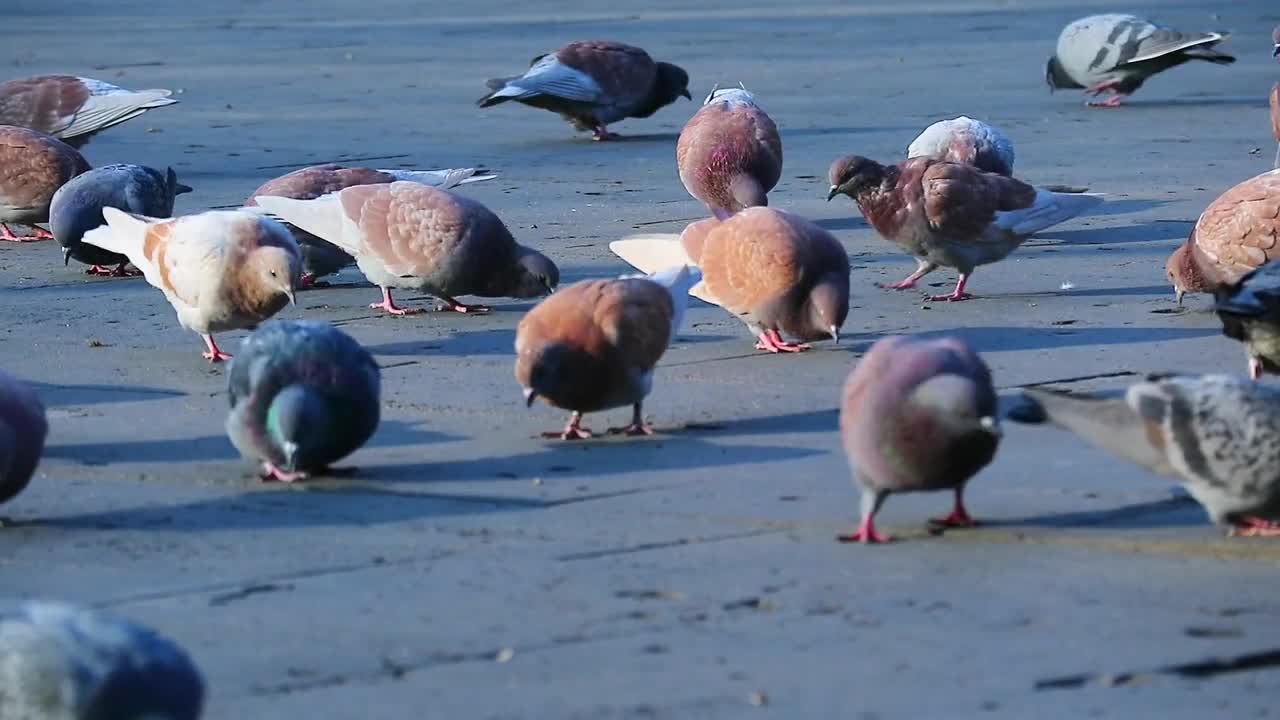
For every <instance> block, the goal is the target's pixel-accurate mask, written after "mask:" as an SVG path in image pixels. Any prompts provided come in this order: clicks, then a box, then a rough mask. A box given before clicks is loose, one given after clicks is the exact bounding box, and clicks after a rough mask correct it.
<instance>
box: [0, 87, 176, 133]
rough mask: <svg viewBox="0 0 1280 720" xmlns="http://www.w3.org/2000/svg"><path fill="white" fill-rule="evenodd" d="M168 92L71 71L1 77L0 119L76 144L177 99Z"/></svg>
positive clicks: (4, 122)
mask: <svg viewBox="0 0 1280 720" xmlns="http://www.w3.org/2000/svg"><path fill="white" fill-rule="evenodd" d="M172 94H173V92H172V91H170V90H159V89H156V90H128V89H126V88H122V87H120V86H119V85H112V84H111V83H109V82H103V81H101V80H95V79H93V78H86V77H75V76H73V75H35V76H32V77H25V78H18V79H16V80H9V81H6V82H2V83H0V124H2V125H17V126H19V127H27V128H31V129H33V130H39V131H40V132H43V133H48V134H50V135H52V136H54V137H56V138H58V139H59V140H62V141H63V142H65V143H66V144H68V145H70V146H71V147H73V148H80V147H83V146H84V145H85V144H86V143H88V142H89V138H91V137H93V136H94V135H95V134H97V133H98V132H99V131H101V130H105V129H107V128H109V127H111V126H112V125H119V124H120V123H122V122H125V121H126V120H132V119H133V118H136V117H138V116H139V115H141V114H143V113H145V112H146V111H148V110H151V109H152V108H158V107H165V106H166V105H174V104H176V103H177V102H178V101H177V100H174V99H173V98H171V97H169V96H170V95H172Z"/></svg>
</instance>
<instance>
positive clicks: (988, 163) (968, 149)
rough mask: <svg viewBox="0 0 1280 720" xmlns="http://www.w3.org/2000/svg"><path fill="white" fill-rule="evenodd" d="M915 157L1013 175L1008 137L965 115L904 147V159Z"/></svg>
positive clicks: (941, 123) (938, 125)
mask: <svg viewBox="0 0 1280 720" xmlns="http://www.w3.org/2000/svg"><path fill="white" fill-rule="evenodd" d="M917 157H925V158H933V159H934V160H946V161H948V162H958V163H965V164H966V165H972V166H974V167H976V168H978V169H979V170H986V171H987V172H993V173H998V174H1000V175H1004V176H1006V177H1012V176H1013V143H1012V142H1010V140H1009V138H1007V137H1005V134H1004V133H1002V132H1000V129H999V128H997V127H995V126H993V125H989V124H987V123H984V122H982V121H981V120H974V119H973V118H971V117H966V116H964V115H961V116H959V117H956V118H952V119H950V120H939V121H938V122H936V123H934V124H932V125H930V126H929V127H927V128H925V129H924V132H922V133H920V135H919V136H918V137H916V139H915V140H912V141H911V145H909V146H908V147H907V158H908V159H910V158H917Z"/></svg>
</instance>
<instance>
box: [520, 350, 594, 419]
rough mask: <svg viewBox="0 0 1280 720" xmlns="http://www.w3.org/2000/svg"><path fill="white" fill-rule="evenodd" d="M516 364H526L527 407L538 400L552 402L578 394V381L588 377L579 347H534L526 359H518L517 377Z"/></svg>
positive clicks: (585, 357) (585, 363)
mask: <svg viewBox="0 0 1280 720" xmlns="http://www.w3.org/2000/svg"><path fill="white" fill-rule="evenodd" d="M520 363H528V365H527V367H528V375H527V377H528V384H527V385H526V386H525V388H524V401H525V405H526V406H531V405H533V401H534V400H537V399H538V398H540V397H542V398H547V399H548V400H551V401H553V402H555V401H556V399H557V398H568V397H573V396H575V395H577V394H579V390H580V389H581V381H582V379H583V378H584V377H586V376H587V375H589V374H590V366H591V365H590V363H591V359H590V358H589V357H588V356H587V354H586V353H585V352H584V351H583V350H581V349H580V348H577V347H574V346H573V345H570V344H568V343H562V342H552V343H547V344H546V345H543V346H542V347H540V348H538V349H537V350H535V351H534V352H533V354H532V355H531V356H529V357H528V358H525V357H520V358H519V359H518V364H517V367H516V375H517V377H518V376H519V375H520V374H521V372H520V371H521V370H522V368H521V367H520V366H519V364H520Z"/></svg>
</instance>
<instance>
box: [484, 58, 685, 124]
mask: <svg viewBox="0 0 1280 720" xmlns="http://www.w3.org/2000/svg"><path fill="white" fill-rule="evenodd" d="M486 84H487V85H488V86H489V89H490V90H492V92H490V93H489V94H488V95H485V96H484V97H482V98H480V99H479V100H478V101H476V104H477V105H479V106H480V107H482V108H487V107H491V106H493V105H497V104H499V103H503V102H506V101H508V100H516V101H518V102H521V103H524V104H525V105H530V106H532V107H536V108H542V109H543V110H550V111H552V112H555V113H559V114H560V117H562V118H564V119H565V120H566V121H568V122H569V123H570V124H571V125H573V126H574V128H575V129H577V130H579V131H584V132H585V131H587V130H590V131H591V132H592V134H593V135H592V139H594V140H612V139H615V138H617V137H618V136H617V135H616V134H614V133H611V132H609V128H608V127H607V126H608V124H609V123H614V122H618V121H619V120H622V119H623V118H629V117H634V118H647V117H649V116H650V115H652V114H654V113H655V112H657V111H658V109H659V108H662V107H663V106H666V105H670V104H671V103H673V102H675V101H676V98H678V97H684V98H685V99H690V100H691V99H692V97H691V96H690V95H689V89H688V88H689V74H688V73H686V72H685V71H684V70H682V69H680V68H679V67H677V66H675V65H672V64H671V63H665V62H654V61H653V58H651V57H649V53H647V52H645V51H644V50H641V49H640V48H638V47H632V46H630V45H624V44H622V43H619V42H610V41H607V40H585V41H578V42H571V43H569V44H568V45H565V46H564V47H562V48H560V49H559V50H556V51H554V52H550V53H547V54H546V55H539V56H538V57H536V58H534V59H533V62H532V63H530V65H529V69H528V70H527V71H525V73H524V74H523V75H520V76H519V77H510V78H496V79H493V80H490V81H488V82H487V83H486Z"/></svg>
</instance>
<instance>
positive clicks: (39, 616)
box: [0, 602, 205, 720]
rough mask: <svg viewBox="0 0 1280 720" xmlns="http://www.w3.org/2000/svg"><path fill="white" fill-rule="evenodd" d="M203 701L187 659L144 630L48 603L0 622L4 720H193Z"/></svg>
mask: <svg viewBox="0 0 1280 720" xmlns="http://www.w3.org/2000/svg"><path fill="white" fill-rule="evenodd" d="M204 693H205V689H204V680H203V679H202V678H201V676H200V671H199V670H198V669H196V666H195V665H194V664H193V663H192V662H191V658H190V657H189V656H188V655H187V653H186V652H184V651H183V650H182V648H180V647H178V646H177V645H176V644H174V642H173V641H171V640H169V639H168V638H165V637H163V636H161V635H160V634H158V633H156V632H155V631H153V630H150V629H148V628H144V627H141V626H139V625H136V624H134V623H132V622H129V621H126V620H122V619H119V618H116V617H113V616H111V615H107V614H104V613H100V612H97V611H93V610H88V609H84V608H78V607H74V606H71V605H67V604H63V603H56V602H36V603H28V604H26V605H24V606H23V607H22V608H21V609H20V610H18V611H16V612H12V613H7V614H4V615H0V717H2V718H5V720H197V718H199V717H200V713H201V711H202V709H203V706H204Z"/></svg>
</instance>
